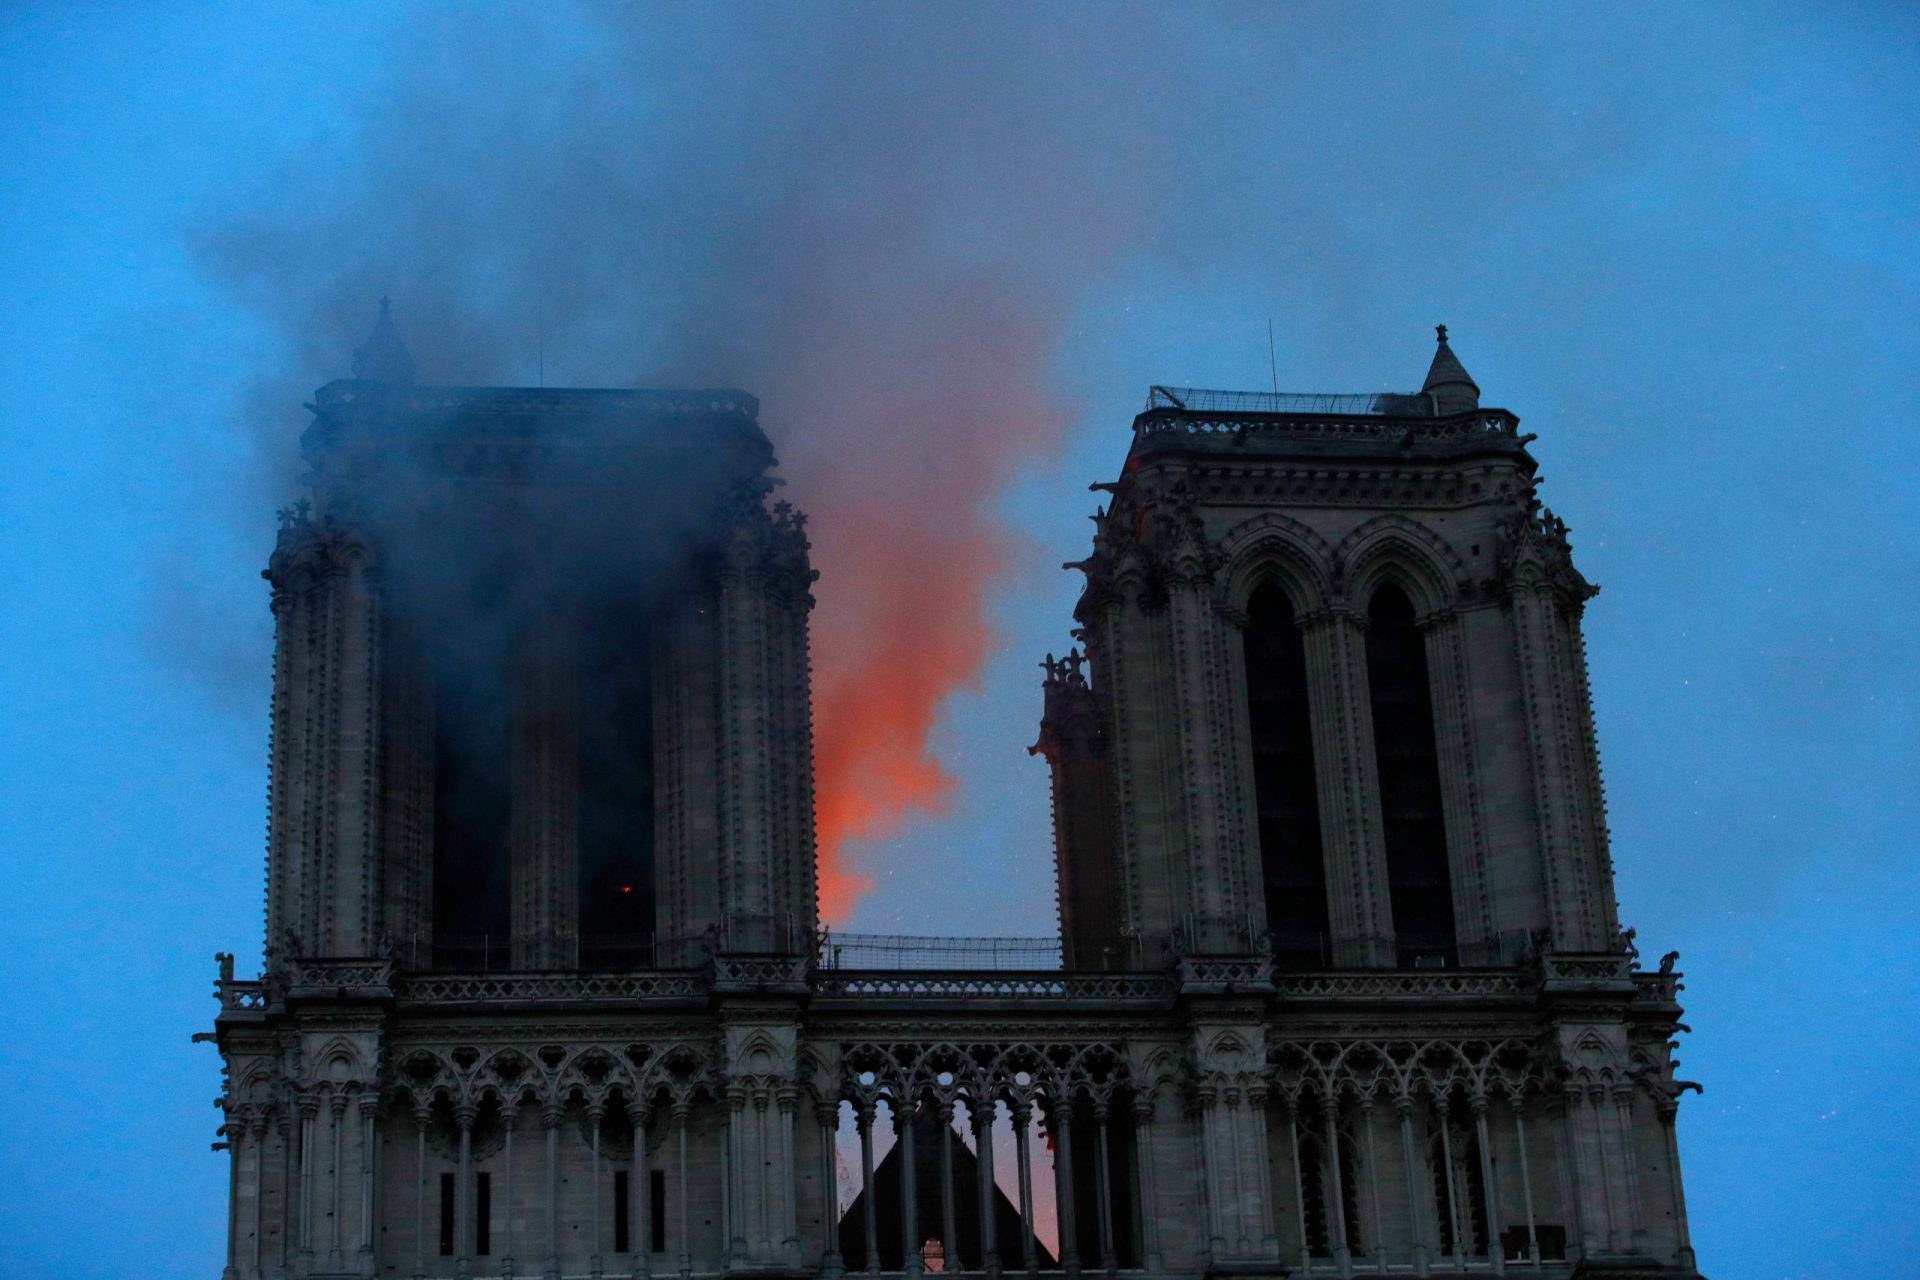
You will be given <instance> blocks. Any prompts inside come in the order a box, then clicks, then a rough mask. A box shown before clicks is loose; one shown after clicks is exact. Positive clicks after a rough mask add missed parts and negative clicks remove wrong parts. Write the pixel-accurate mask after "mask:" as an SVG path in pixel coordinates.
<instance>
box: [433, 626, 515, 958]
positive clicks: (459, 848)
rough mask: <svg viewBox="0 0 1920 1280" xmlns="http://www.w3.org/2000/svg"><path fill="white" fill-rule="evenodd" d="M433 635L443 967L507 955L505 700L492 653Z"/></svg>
mask: <svg viewBox="0 0 1920 1280" xmlns="http://www.w3.org/2000/svg"><path fill="white" fill-rule="evenodd" d="M437 642H438V643H439V644H440V645H441V646H442V647H443V648H444V649H447V650H449V652H443V653H441V654H440V655H439V661H438V662H437V664H436V669H435V672H434V700H433V726H434V736H433V950H434V963H435V965H436V966H437V967H439V968H445V969H504V968H506V967H507V963H508V958H509V939H508V930H509V925H508V918H509V888H508V869H507V860H508V855H507V804H508V799H507V797H508V793H509V790H510V784H509V778H508V767H507V756H508V749H507V701H508V692H507V685H506V680H505V676H504V673H503V672H502V671H501V670H500V669H499V667H498V658H497V655H494V654H492V653H491V652H490V651H489V650H487V648H486V646H476V647H477V648H478V649H479V650H480V651H481V653H482V654H484V655H485V656H476V657H474V658H473V659H472V661H471V662H467V661H463V660H458V659H456V657H455V656H454V654H456V653H459V652H461V651H460V650H458V649H457V648H456V647H455V646H456V643H457V642H456V639H455V638H454V637H452V636H445V635H443V636H439V637H438V638H437Z"/></svg>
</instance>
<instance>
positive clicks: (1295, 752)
mask: <svg viewBox="0 0 1920 1280" xmlns="http://www.w3.org/2000/svg"><path fill="white" fill-rule="evenodd" d="M1243 642H1244V644H1245V657H1246V692H1247V726H1248V729H1249V732H1250V736H1251V737H1252V744H1251V745H1252V756H1253V783H1254V798H1255V804H1256V806H1257V808H1258V811H1259V821H1260V869H1261V874H1262V876H1263V878H1264V880H1265V885H1266V905H1267V929H1268V932H1269V934H1270V935H1271V938H1272V943H1273V950H1274V955H1275V957H1276V958H1277V959H1278V960H1279V961H1280V962H1282V963H1290V964H1293V965H1295V966H1298V967H1309V966H1313V965H1320V964H1325V963H1326V962H1327V960H1328V958H1329V956H1330V954H1331V945H1332V940H1331V938H1330V937H1329V931H1328V922H1327V876H1326V863H1325V858H1324V854H1323V851H1322V845H1321V834H1320V800H1319V789H1318V783H1317V781H1316V778H1315V774H1314V761H1313V722H1312V717H1311V715H1310V713H1309V709H1308V703H1307V655H1306V647H1305V645H1304V644H1303V643H1302V640H1301V636H1300V627H1299V624H1298V620H1297V619H1296V618H1295V616H1294V611H1293V602H1292V601H1291V600H1289V599H1288V598H1287V594H1286V592H1285V591H1283V590H1281V589H1280V587H1279V585H1278V584H1277V583H1275V582H1273V581H1271V580H1269V581H1266V582H1263V583H1261V584H1260V585H1259V586H1258V587H1256V588H1255V589H1254V591H1253V594H1252V595H1251V596H1250V597H1249V598H1248V600H1247V624H1246V629H1245V631H1244V633H1243Z"/></svg>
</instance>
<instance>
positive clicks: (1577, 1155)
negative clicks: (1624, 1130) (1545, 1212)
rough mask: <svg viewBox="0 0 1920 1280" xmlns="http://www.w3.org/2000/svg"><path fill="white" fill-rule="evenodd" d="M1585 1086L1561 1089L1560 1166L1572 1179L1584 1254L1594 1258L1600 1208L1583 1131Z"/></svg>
mask: <svg viewBox="0 0 1920 1280" xmlns="http://www.w3.org/2000/svg"><path fill="white" fill-rule="evenodd" d="M1580 1098H1581V1088H1580V1086H1579V1085H1578V1084H1574V1083H1571V1082H1569V1083H1568V1084H1567V1085H1565V1086H1564V1087H1563V1088H1562V1090H1561V1093H1560V1124H1559V1126H1558V1131H1559V1147H1560V1167H1561V1168H1562V1169H1565V1170H1567V1172H1568V1174H1569V1175H1570V1177H1571V1180H1572V1183H1573V1185H1572V1187H1571V1191H1572V1194H1571V1195H1570V1196H1569V1198H1568V1201H1569V1203H1570V1204H1571V1205H1572V1206H1573V1209H1574V1223H1575V1226H1576V1227H1577V1229H1578V1232H1579V1237H1578V1238H1579V1241H1580V1256H1581V1257H1582V1258H1591V1257H1592V1256H1593V1255H1595V1254H1596V1253H1598V1252H1600V1229H1599V1221H1598V1220H1599V1217H1600V1215H1599V1212H1598V1210H1597V1209H1596V1207H1595V1205H1594V1195H1595V1192H1594V1186H1593V1175H1592V1173H1591V1171H1590V1170H1589V1169H1588V1167H1587V1150H1586V1142H1585V1140H1584V1137H1583V1135H1582V1134H1581V1132H1580V1127H1581V1126H1580Z"/></svg>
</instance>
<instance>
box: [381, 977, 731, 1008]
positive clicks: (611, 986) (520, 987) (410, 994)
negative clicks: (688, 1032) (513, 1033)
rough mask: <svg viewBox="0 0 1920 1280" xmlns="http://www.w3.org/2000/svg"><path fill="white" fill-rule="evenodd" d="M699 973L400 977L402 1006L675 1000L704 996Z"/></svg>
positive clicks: (704, 984) (397, 982) (398, 994)
mask: <svg viewBox="0 0 1920 1280" xmlns="http://www.w3.org/2000/svg"><path fill="white" fill-rule="evenodd" d="M707 990H708V982H707V975H706V974H704V973H701V972H698V971H668V972H658V971H656V972H634V973H513V972H505V973H409V974H404V975H401V976H400V977H397V978H395V979H394V982H393V994H394V998H395V999H396V1000H397V1001H398V1002H399V1003H400V1004H402V1005H425V1004H473V1003H484V1004H499V1005H511V1004H546V1003H575V1002H588V1003H598V1002H612V1003H620V1004H632V1003H635V1002H643V1003H644V1002H672V1003H679V1002H685V1001H690V1000H704V999H705V998H706V995H707Z"/></svg>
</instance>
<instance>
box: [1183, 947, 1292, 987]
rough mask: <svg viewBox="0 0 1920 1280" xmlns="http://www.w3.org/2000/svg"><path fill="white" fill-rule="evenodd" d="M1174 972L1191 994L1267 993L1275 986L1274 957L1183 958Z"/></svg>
mask: <svg viewBox="0 0 1920 1280" xmlns="http://www.w3.org/2000/svg"><path fill="white" fill-rule="evenodd" d="M1174 972H1175V973H1176V974H1177V975H1178V976H1179V979H1180V989H1181V990H1182V991H1185V992H1189V993H1194V994H1201V993H1206V994H1218V993H1224V992H1230V991H1231V992H1239V991H1259V992H1265V991H1268V990H1271V989H1272V985H1273V957H1272V956H1270V955H1260V956H1182V957H1180V960H1179V962H1178V963H1177V964H1176V966H1175V969H1174Z"/></svg>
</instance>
